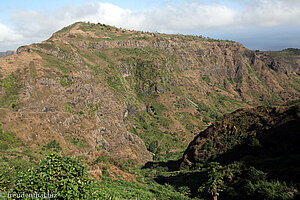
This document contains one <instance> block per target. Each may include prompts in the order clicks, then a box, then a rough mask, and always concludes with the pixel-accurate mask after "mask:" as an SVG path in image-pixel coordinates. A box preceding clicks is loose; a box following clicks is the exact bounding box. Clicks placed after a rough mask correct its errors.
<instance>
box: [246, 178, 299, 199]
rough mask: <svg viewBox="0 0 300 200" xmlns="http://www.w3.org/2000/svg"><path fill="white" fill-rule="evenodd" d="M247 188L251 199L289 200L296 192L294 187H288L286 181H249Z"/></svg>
mask: <svg viewBox="0 0 300 200" xmlns="http://www.w3.org/2000/svg"><path fill="white" fill-rule="evenodd" d="M245 189H246V191H247V196H248V197H249V198H250V199H266V200H268V199H270V200H271V199H272V200H273V199H274V200H275V199H282V200H288V199H293V196H294V193H295V191H294V189H293V188H290V187H288V186H287V185H286V183H285V182H279V181H271V182H268V181H265V180H261V181H258V182H256V183H252V182H251V181H249V182H248V184H247V185H246V187H245Z"/></svg>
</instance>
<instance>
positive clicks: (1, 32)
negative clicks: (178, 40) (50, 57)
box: [0, 0, 300, 50]
mask: <svg viewBox="0 0 300 200" xmlns="http://www.w3.org/2000/svg"><path fill="white" fill-rule="evenodd" d="M213 2H214V3H213V4H201V3H196V2H194V3H187V2H185V3H177V4H172V5H169V6H168V5H165V6H162V7H156V8H151V9H148V10H144V11H133V10H129V9H123V8H121V7H119V6H116V5H113V4H110V3H95V2H94V3H86V4H84V5H81V6H65V7H62V8H61V9H59V10H50V11H49V10H48V11H43V12H35V11H14V12H13V13H12V14H11V17H10V20H9V21H10V23H11V24H12V25H13V27H14V28H9V27H8V26H5V25H1V24H0V48H1V49H0V50H3V48H10V49H11V48H15V47H16V44H18V45H22V44H28V43H32V42H40V41H42V40H45V39H47V38H48V37H50V35H51V34H52V33H53V32H55V31H57V30H59V29H61V28H62V27H64V26H67V25H69V24H72V23H74V22H76V21H90V22H95V23H97V22H100V23H105V24H110V25H114V26H117V27H123V28H128V29H135V30H147V31H159V32H167V33H170V32H173V33H198V34H201V33H202V32H207V31H212V30H216V31H223V30H230V29H247V28H258V27H274V26H283V25H293V26H298V25H300V20H299V18H300V1H299V0H255V1H249V0H241V1H237V0H227V1H226V2H227V4H222V2H225V1H220V0H214V1H213ZM232 4H239V5H240V6H239V9H238V8H235V7H234V6H230V5H232Z"/></svg>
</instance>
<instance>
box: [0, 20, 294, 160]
mask: <svg viewBox="0 0 300 200" xmlns="http://www.w3.org/2000/svg"><path fill="white" fill-rule="evenodd" d="M269 57H270V56H269V55H268V54H266V53H260V54H257V53H255V52H253V51H250V50H248V49H246V48H245V47H243V46H242V45H241V44H239V43H235V42H226V41H217V40H211V39H205V38H202V37H195V36H184V35H165V34H157V33H155V34H154V33H144V32H136V31H128V30H123V29H118V28H115V27H111V26H107V25H103V24H89V23H75V24H73V25H71V26H69V27H66V28H64V29H62V30H61V31H58V32H57V33H55V34H53V36H52V37H51V38H50V39H48V40H47V41H44V42H42V43H40V44H32V45H29V46H23V47H20V48H19V49H18V50H17V54H16V55H13V56H10V57H6V58H3V59H1V60H0V75H1V76H0V77H1V88H0V99H1V100H0V106H1V107H2V108H1V123H2V124H3V127H4V128H5V129H7V130H10V131H13V132H15V133H16V134H17V136H18V137H20V138H22V140H23V141H25V142H26V144H28V145H32V146H33V147H35V148H37V147H38V146H39V145H40V143H47V142H49V141H51V140H57V141H59V143H60V144H61V145H62V146H63V149H64V151H65V152H68V153H70V154H82V153H86V152H88V151H90V150H91V149H99V148H101V149H104V150H105V151H107V152H109V153H110V154H111V155H112V156H114V157H115V158H120V159H124V158H130V159H135V160H138V161H139V162H141V163H143V162H146V161H149V160H151V159H152V155H151V154H150V153H149V151H151V152H152V153H154V154H162V155H164V154H167V153H169V152H177V151H180V150H181V149H183V148H184V147H186V145H187V144H188V142H189V141H190V140H192V138H193V137H194V136H195V134H197V133H198V132H199V131H200V130H203V129H204V128H206V126H207V125H208V124H209V123H210V122H211V121H213V120H214V119H215V118H216V117H217V116H219V115H221V114H223V113H226V112H230V111H233V110H235V109H237V108H241V107H251V106H253V105H265V104H278V103H281V102H283V101H285V100H287V99H294V98H298V97H299V86H300V84H299V83H300V81H299V67H297V66H296V67H295V66H294V65H291V67H290V66H287V65H286V64H285V63H283V64H280V65H276V67H273V65H272V64H270V62H269V60H268V58H269ZM272 59H273V58H272ZM294 59H295V62H298V61H299V56H295V57H294ZM273 60H274V59H273ZM275 60H276V59H275ZM140 138H142V139H140ZM145 145H146V147H145ZM146 148H147V149H148V150H149V151H147V149H146Z"/></svg>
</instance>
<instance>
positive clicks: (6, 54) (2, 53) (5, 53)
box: [0, 51, 15, 58]
mask: <svg viewBox="0 0 300 200" xmlns="http://www.w3.org/2000/svg"><path fill="white" fill-rule="evenodd" d="M14 53H15V51H6V52H0V58H4V57H7V56H10V55H13V54H14Z"/></svg>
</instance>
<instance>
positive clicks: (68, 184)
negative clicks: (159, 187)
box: [12, 154, 91, 199]
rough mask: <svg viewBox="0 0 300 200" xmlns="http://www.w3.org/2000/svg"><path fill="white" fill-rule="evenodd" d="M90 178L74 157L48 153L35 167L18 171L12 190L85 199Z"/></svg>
mask: <svg viewBox="0 0 300 200" xmlns="http://www.w3.org/2000/svg"><path fill="white" fill-rule="evenodd" d="M90 191H91V180H90V179H89V178H88V175H87V172H86V169H85V167H84V166H83V165H82V164H81V163H80V162H79V161H78V160H77V159H75V158H71V157H64V156H62V155H60V154H50V155H49V156H48V157H47V158H46V159H44V160H42V161H40V162H39V164H38V166H37V167H35V168H30V169H28V170H27V171H26V172H20V173H19V174H18V177H17V179H16V180H15V182H14V188H13V190H12V192H13V193H15V194H21V193H23V192H25V193H26V194H34V193H36V192H39V193H40V194H44V193H45V194H48V192H49V193H50V194H53V195H55V194H56V195H57V196H56V198H58V199H87V198H88V196H89V195H91V194H90Z"/></svg>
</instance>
